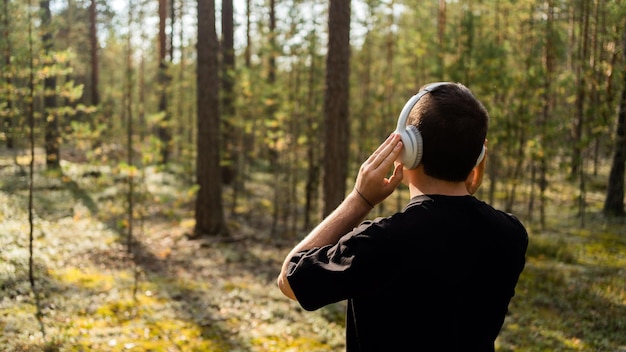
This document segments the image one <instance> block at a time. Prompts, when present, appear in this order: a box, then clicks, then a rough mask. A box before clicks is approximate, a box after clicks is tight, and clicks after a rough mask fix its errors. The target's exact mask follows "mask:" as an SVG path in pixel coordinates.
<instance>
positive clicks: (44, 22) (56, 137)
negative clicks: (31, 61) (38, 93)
mask: <svg viewBox="0 0 626 352" xmlns="http://www.w3.org/2000/svg"><path fill="white" fill-rule="evenodd" d="M39 6H40V8H41V27H42V34H41V41H42V43H43V50H44V57H46V60H49V62H48V63H47V64H48V65H53V64H54V63H53V62H52V58H51V54H52V51H53V42H52V28H51V24H52V14H51V12H50V1H49V0H41V1H40V2H39ZM43 87H44V98H43V111H44V116H45V121H46V133H45V141H46V142H45V145H46V167H48V168H49V169H58V168H59V167H60V163H59V161H60V160H59V159H60V150H59V149H60V146H59V145H60V141H61V136H60V134H59V116H58V114H57V112H56V107H57V101H56V76H55V74H54V73H50V75H49V76H46V78H44V83H43Z"/></svg>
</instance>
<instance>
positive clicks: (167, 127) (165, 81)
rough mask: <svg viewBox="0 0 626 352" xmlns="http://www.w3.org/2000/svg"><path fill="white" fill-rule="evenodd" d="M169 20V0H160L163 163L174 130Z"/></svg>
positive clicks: (159, 74) (159, 77)
mask: <svg viewBox="0 0 626 352" xmlns="http://www.w3.org/2000/svg"><path fill="white" fill-rule="evenodd" d="M171 1H173V0H171ZM166 21H167V0H159V73H158V79H159V90H158V91H159V107H158V110H159V112H160V113H161V114H163V120H162V121H161V123H160V124H159V128H158V134H159V140H160V141H161V163H162V164H164V165H165V164H167V163H168V162H169V158H170V154H171V149H172V145H171V144H172V131H171V128H172V127H171V116H170V114H169V112H168V110H167V87H168V85H169V82H170V78H169V74H168V72H167V62H166V56H167V35H166V33H165V24H166Z"/></svg>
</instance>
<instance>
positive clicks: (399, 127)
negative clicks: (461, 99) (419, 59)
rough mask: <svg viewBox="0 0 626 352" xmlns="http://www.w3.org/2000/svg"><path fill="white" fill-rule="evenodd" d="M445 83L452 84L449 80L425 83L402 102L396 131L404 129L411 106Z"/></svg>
mask: <svg viewBox="0 0 626 352" xmlns="http://www.w3.org/2000/svg"><path fill="white" fill-rule="evenodd" d="M447 84H452V83H451V82H435V83H430V84H429V85H427V86H426V87H424V89H422V90H421V91H419V92H418V93H417V94H415V95H414V96H412V97H411V99H409V101H407V102H406V103H405V104H404V107H403V108H402V111H400V116H399V117H398V125H397V126H396V131H395V132H396V133H402V131H404V130H405V129H406V120H407V119H408V118H409V114H410V113H411V110H412V109H413V107H414V106H415V104H417V102H418V101H419V100H420V99H421V98H422V97H423V96H424V95H426V94H427V93H430V92H432V91H434V90H436V89H437V88H439V87H441V86H444V85H447Z"/></svg>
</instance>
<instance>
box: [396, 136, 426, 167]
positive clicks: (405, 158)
mask: <svg viewBox="0 0 626 352" xmlns="http://www.w3.org/2000/svg"><path fill="white" fill-rule="evenodd" d="M400 136H401V138H402V144H403V145H404V152H403V155H402V163H403V164H404V167H406V168H407V169H415V168H416V167H417V165H419V163H420V161H422V155H423V153H424V151H423V147H422V146H423V141H422V134H421V133H420V131H419V130H418V129H417V127H415V126H413V125H408V126H407V127H406V129H405V130H404V131H403V132H402V133H401V134H400Z"/></svg>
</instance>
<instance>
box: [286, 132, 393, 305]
mask: <svg viewBox="0 0 626 352" xmlns="http://www.w3.org/2000/svg"><path fill="white" fill-rule="evenodd" d="M401 149H402V142H401V139H400V136H399V135H397V134H392V135H391V136H389V138H387V139H386V140H385V142H383V144H381V145H380V146H379V147H378V149H376V151H375V152H374V153H373V154H372V155H371V156H370V157H369V158H368V159H367V160H366V161H365V162H364V163H363V164H362V165H361V168H360V170H359V175H358V176H357V179H356V182H355V186H354V189H353V190H352V192H350V194H349V195H348V196H347V197H346V199H344V201H343V202H342V203H341V204H339V206H338V207H337V208H336V209H335V210H334V211H333V212H332V213H331V214H330V215H328V216H327V217H326V218H325V219H324V220H323V221H322V222H321V223H320V224H319V225H317V226H316V227H315V228H314V229H313V230H312V231H311V232H310V233H309V234H308V235H307V236H306V237H305V238H304V239H303V240H302V241H301V242H300V243H298V244H297V245H296V246H295V247H294V248H293V249H292V250H291V251H290V252H289V254H288V255H287V257H286V258H285V261H284V262H283V265H282V268H281V271H280V274H279V276H278V279H277V283H278V287H279V288H280V290H281V291H282V292H283V294H285V296H287V297H289V298H291V299H296V296H295V294H294V293H293V290H292V289H291V286H290V285H289V281H288V280H287V271H288V268H289V262H290V261H291V258H292V257H293V256H294V255H295V254H296V253H298V252H300V251H303V250H307V249H311V248H318V247H322V246H326V245H329V244H335V243H337V241H339V239H340V238H341V237H342V236H343V235H345V234H346V233H348V232H350V231H351V230H352V229H353V228H354V227H355V226H357V225H358V224H359V223H360V222H361V221H363V219H364V218H365V216H366V215H367V214H368V213H369V212H370V210H371V209H372V207H371V206H373V205H376V204H378V203H380V202H382V201H383V200H385V198H387V197H388V196H389V195H391V193H393V191H394V190H395V189H396V187H398V185H399V184H400V181H401V180H402V168H403V165H402V164H397V165H396V166H395V167H394V170H393V174H392V176H391V177H389V178H386V175H387V172H388V171H389V170H390V169H391V166H392V165H393V164H394V160H396V159H397V157H398V155H399V154H400V151H401Z"/></svg>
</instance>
